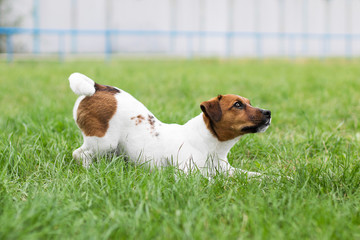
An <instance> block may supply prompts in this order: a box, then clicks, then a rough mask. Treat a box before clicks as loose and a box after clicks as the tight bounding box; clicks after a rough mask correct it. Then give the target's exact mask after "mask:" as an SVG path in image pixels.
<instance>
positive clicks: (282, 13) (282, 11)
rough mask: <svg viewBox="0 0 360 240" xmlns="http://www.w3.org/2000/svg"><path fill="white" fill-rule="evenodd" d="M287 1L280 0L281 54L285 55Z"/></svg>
mask: <svg viewBox="0 0 360 240" xmlns="http://www.w3.org/2000/svg"><path fill="white" fill-rule="evenodd" d="M284 23H285V3H284V0H279V36H280V37H279V55H280V56H285V50H284V49H285V26H284Z"/></svg>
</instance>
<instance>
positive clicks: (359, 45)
mask: <svg viewBox="0 0 360 240" xmlns="http://www.w3.org/2000/svg"><path fill="white" fill-rule="evenodd" d="M35 1H36V0H16V1H11V5H12V11H13V13H14V14H16V15H20V16H22V23H21V27H24V28H32V27H34V23H35V21H34V14H33V11H34V9H33V6H34V4H33V3H34V2H35ZM37 1H39V6H40V7H39V28H41V29H71V28H72V27H75V28H76V29H101V30H103V29H106V28H107V27H108V28H110V29H118V30H161V31H170V30H176V31H210V32H226V31H235V32H266V33H278V32H285V33H309V34H323V33H331V34H347V33H351V34H354V35H360V28H359V27H358V23H359V22H360V0H62V1H59V0H37ZM73 3H76V8H75V16H74V15H73V14H72V7H73V6H74V5H73ZM107 4H110V5H109V6H110V7H107ZM282 7H283V8H282ZM282 9H283V10H282ZM14 41H15V42H16V45H17V46H20V47H19V51H21V52H32V51H33V46H34V39H33V37H32V36H31V35H19V36H16V37H15V38H14ZM72 41H73V40H72V37H71V36H66V37H65V41H64V43H65V45H64V47H65V51H66V52H71V51H72V47H73V46H74V45H72V43H73V42H72ZM74 42H75V43H76V45H75V47H76V50H77V52H80V53H90V52H91V53H102V52H104V51H105V39H104V36H102V35H97V36H94V35H79V36H77V37H76V39H75V41H74ZM59 44H60V42H59V37H58V35H42V36H40V51H41V52H57V51H58V49H59ZM346 44H347V41H346V40H345V39H344V38H342V37H340V38H335V39H331V40H330V41H325V40H324V39H323V38H321V37H314V38H311V39H305V38H279V37H278V36H273V37H266V38H261V39H260V40H257V39H256V38H254V37H253V36H248V37H237V38H233V39H227V38H226V37H224V36H214V37H198V36H195V37H193V38H187V37H186V36H177V37H175V38H172V37H170V36H168V35H164V36H123V35H119V36H112V38H111V49H112V51H113V52H116V53H128V52H130V53H132V52H135V53H154V52H155V53H161V54H175V55H189V54H191V53H189V51H190V50H191V51H192V54H193V55H210V56H213V55H215V56H226V55H227V54H230V55H231V56H239V57H241V56H258V55H260V56H279V55H285V56H298V55H303V56H327V55H329V56H330V55H332V56H338V55H346V46H347V45H346ZM350 46H351V54H352V55H360V37H359V36H357V37H356V38H354V39H353V40H352V41H351V45H350Z"/></svg>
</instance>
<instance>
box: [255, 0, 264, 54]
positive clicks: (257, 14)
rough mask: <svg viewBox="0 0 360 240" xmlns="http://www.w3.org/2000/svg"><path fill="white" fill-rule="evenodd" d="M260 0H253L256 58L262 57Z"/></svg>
mask: <svg viewBox="0 0 360 240" xmlns="http://www.w3.org/2000/svg"><path fill="white" fill-rule="evenodd" d="M259 9H260V0H255V1H254V11H255V14H254V18H255V19H254V25H255V26H254V29H255V47H256V55H257V57H258V58H262V55H263V53H262V46H261V39H262V34H261V32H260V10H259Z"/></svg>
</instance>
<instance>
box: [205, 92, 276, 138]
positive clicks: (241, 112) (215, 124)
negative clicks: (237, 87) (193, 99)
mask: <svg viewBox="0 0 360 240" xmlns="http://www.w3.org/2000/svg"><path fill="white" fill-rule="evenodd" d="M200 107H201V110H202V111H203V113H204V114H203V117H204V121H205V124H206V126H207V128H208V129H209V130H210V131H211V132H212V133H213V134H214V135H215V136H216V137H217V138H218V139H219V140H220V141H227V140H230V139H234V138H236V137H238V136H241V135H244V134H247V133H257V132H264V131H265V130H266V129H267V128H268V127H269V125H270V122H271V112H270V111H269V110H264V109H260V108H255V107H253V106H251V104H250V101H249V100H248V99H246V98H244V97H241V96H237V95H219V96H217V97H215V98H212V99H210V100H209V101H205V102H202V103H201V104H200Z"/></svg>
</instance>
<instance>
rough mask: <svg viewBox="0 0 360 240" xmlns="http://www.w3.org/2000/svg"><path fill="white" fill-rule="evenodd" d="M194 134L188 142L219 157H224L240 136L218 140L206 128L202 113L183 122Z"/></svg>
mask: <svg viewBox="0 0 360 240" xmlns="http://www.w3.org/2000/svg"><path fill="white" fill-rule="evenodd" d="M185 126H186V127H188V129H189V131H191V132H192V133H193V134H194V135H193V137H192V139H190V142H192V143H193V144H194V145H197V147H198V148H199V149H206V150H207V151H208V153H209V154H215V155H217V156H218V157H219V158H221V159H223V158H226V156H227V154H228V152H229V151H230V149H231V148H232V147H233V146H234V145H235V143H236V142H237V141H239V139H240V137H236V138H234V139H231V140H228V141H219V140H218V139H217V138H216V136H214V134H213V133H211V131H210V130H209V129H208V128H207V126H206V123H205V121H204V118H203V113H201V114H200V115H198V116H196V117H194V118H193V119H191V120H190V121H188V122H187V123H186V124H185Z"/></svg>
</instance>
